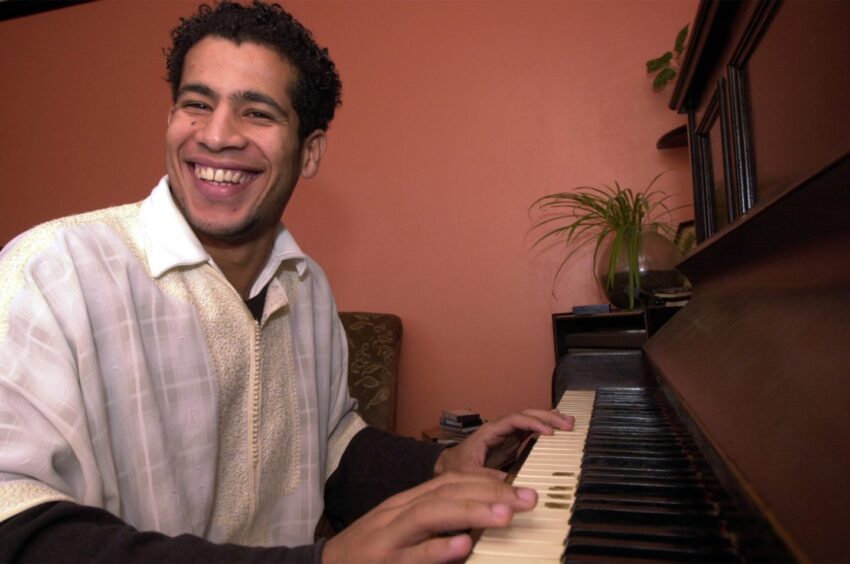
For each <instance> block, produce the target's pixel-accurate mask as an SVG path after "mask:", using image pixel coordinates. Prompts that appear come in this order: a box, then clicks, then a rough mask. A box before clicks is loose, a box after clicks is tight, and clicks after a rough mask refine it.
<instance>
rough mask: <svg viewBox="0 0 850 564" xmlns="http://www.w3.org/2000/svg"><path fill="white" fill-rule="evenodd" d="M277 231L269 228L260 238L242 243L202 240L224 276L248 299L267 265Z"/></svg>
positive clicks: (244, 298) (243, 297)
mask: <svg viewBox="0 0 850 564" xmlns="http://www.w3.org/2000/svg"><path fill="white" fill-rule="evenodd" d="M275 235H276V232H275V230H269V231H268V232H267V233H265V234H263V235H262V236H261V237H260V238H259V239H254V240H252V241H250V242H246V243H240V244H227V243H222V242H221V241H215V240H203V239H202V240H201V243H202V244H203V245H204V248H205V249H206V250H207V252H208V253H209V254H210V256H211V257H212V259H213V260H214V261H215V263H216V265H218V267H219V268H220V269H221V272H222V273H223V274H224V277H225V278H227V281H228V282H230V284H231V285H232V286H233V288H234V289H235V290H236V291H237V292H239V295H240V296H242V299H243V300H247V299H248V297H249V294H250V292H251V286H253V285H254V281H255V280H256V279H257V276H259V275H260V271H261V270H262V269H263V266H265V264H266V261H268V259H269V255H271V251H272V247H273V246H274V240H275Z"/></svg>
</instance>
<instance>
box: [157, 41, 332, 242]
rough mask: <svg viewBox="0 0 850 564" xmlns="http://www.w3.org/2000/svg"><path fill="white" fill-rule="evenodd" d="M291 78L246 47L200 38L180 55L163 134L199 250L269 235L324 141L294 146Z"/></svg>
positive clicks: (267, 54) (283, 65) (269, 53)
mask: <svg viewBox="0 0 850 564" xmlns="http://www.w3.org/2000/svg"><path fill="white" fill-rule="evenodd" d="M295 77H296V75H295V70H294V68H293V67H292V66H291V65H290V64H289V63H288V62H287V61H286V60H284V59H283V58H282V57H281V56H280V55H278V54H277V53H276V52H275V51H273V50H271V49H269V48H267V47H264V46H260V45H258V44H255V43H242V44H241V45H236V44H235V43H233V42H231V41H228V40H226V39H221V38H218V37H206V38H204V39H202V40H201V41H199V42H198V43H197V44H195V46H193V47H192V48H191V49H190V50H189V52H188V53H187V55H186V59H185V62H184V65H183V77H182V81H181V83H180V88H179V91H178V96H177V101H176V102H175V104H174V107H173V108H172V109H171V113H170V114H169V118H168V130H167V132H166V169H167V171H168V177H169V183H170V185H171V190H172V193H173V195H174V198H175V200H176V201H177V204H178V206H179V207H180V209H181V210H182V212H183V215H184V216H185V217H186V220H187V221H188V222H189V224H190V225H191V226H192V229H193V230H194V231H195V233H196V234H197V236H198V238H199V239H200V240H201V242H202V243H203V244H205V245H208V244H214V245H216V244H217V245H222V244H224V245H230V244H243V243H246V242H247V243H250V242H252V241H254V240H256V239H257V238H258V237H260V236H262V235H263V234H267V233H268V232H269V231H270V230H271V229H274V228H276V226H277V224H278V222H279V221H280V217H281V214H282V213H283V209H284V208H285V207H286V203H287V201H288V200H289V197H290V195H291V194H292V190H293V189H294V188H295V184H296V182H297V181H298V177H299V175H300V174H302V173H303V174H304V175H305V176H312V175H313V174H315V172H316V171H317V168H318V159H319V158H320V157H321V154H318V156H317V153H316V152H315V151H314V150H312V149H311V147H312V148H315V147H316V143H317V142H319V141H320V142H321V148H322V150H323V149H324V133H323V132H319V131H317V132H314V133H313V134H312V135H311V136H310V137H308V139H307V140H306V141H305V142H304V146H303V149H302V147H301V146H300V144H299V141H298V116H297V115H296V113H295V111H294V110H293V108H292V102H291V100H290V98H289V87H290V85H291V84H293V82H294V80H295Z"/></svg>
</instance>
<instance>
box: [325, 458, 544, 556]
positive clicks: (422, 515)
mask: <svg viewBox="0 0 850 564" xmlns="http://www.w3.org/2000/svg"><path fill="white" fill-rule="evenodd" d="M497 474H500V476H498V477H497V478H503V477H504V474H501V473H497ZM536 504H537V494H536V492H535V491H534V490H530V489H527V488H514V487H512V486H509V485H507V484H505V483H503V482H502V481H501V480H500V479H493V478H492V477H490V476H486V475H482V474H456V473H448V474H444V475H442V476H440V477H438V478H435V479H433V480H430V481H428V482H425V483H424V484H421V485H419V486H417V487H415V488H412V489H409V490H407V491H405V492H402V493H400V494H398V495H395V496H393V497H391V498H389V499H387V500H386V501H384V502H383V503H381V504H380V505H378V506H377V507H376V508H375V509H373V510H372V511H370V512H369V513H367V514H366V515H364V516H363V517H361V518H360V519H358V520H357V521H355V522H354V523H352V524H351V525H350V526H349V527H347V528H346V529H345V530H343V531H342V532H341V533H339V534H338V535H336V536H335V537H333V538H331V539H329V540H328V541H327V542H326V543H325V547H324V550H323V552H322V562H323V563H324V564H334V563H338V562H346V563H347V562H416V563H419V562H425V563H427V562H452V561H455V560H460V559H462V558H464V557H466V556H467V555H468V554H469V553H470V551H471V550H472V539H471V537H470V536H469V534H467V533H465V532H462V531H466V530H468V529H484V528H489V527H505V526H506V525H508V523H510V521H511V519H512V517H513V514H514V512H519V511H528V510H530V509H533V508H534V506H535V505H536ZM459 531H460V532H459Z"/></svg>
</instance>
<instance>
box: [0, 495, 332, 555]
mask: <svg viewBox="0 0 850 564" xmlns="http://www.w3.org/2000/svg"><path fill="white" fill-rule="evenodd" d="M323 546H324V542H319V543H317V544H313V545H305V546H299V547H295V548H285V547H275V548H259V547H246V546H240V545H236V544H215V543H212V542H209V541H206V540H204V539H202V538H200V537H196V536H193V535H180V536H177V537H169V536H166V535H163V534H161V533H153V532H139V531H137V530H136V529H134V528H133V527H131V526H130V525H128V524H126V523H125V522H123V521H122V520H121V519H119V518H118V517H115V516H114V515H112V514H111V513H109V512H108V511H105V510H103V509H98V508H95V507H86V506H82V505H77V504H75V503H70V502H66V501H59V502H50V503H43V504H41V505H37V506H36V507H33V508H31V509H28V510H27V511H24V512H23V513H20V514H18V515H15V516H14V517H11V518H9V519H7V520H6V521H3V522H2V523H0V562H52V563H62V562H69V563H72V562H73V563H79V562H110V563H114V562H122V563H124V562H150V563H155V562H198V563H209V562H258V563H259V562H283V563H299V564H300V563H313V562H315V563H320V562H321V554H322V547H323Z"/></svg>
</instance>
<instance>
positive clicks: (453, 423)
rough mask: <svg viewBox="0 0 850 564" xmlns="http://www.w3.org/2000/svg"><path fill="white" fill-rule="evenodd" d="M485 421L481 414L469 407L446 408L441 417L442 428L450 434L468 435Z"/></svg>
mask: <svg viewBox="0 0 850 564" xmlns="http://www.w3.org/2000/svg"><path fill="white" fill-rule="evenodd" d="M483 422H484V421H483V420H482V419H481V415H480V414H478V413H477V412H475V411H471V410H469V409H446V410H444V411H443V415H442V416H441V417H440V428H441V429H442V430H443V432H445V433H447V434H450V435H460V436H466V435H468V434H470V433H471V432H473V431H474V430H476V429H477V428H478V427H480V426H481V424H482V423H483Z"/></svg>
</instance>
